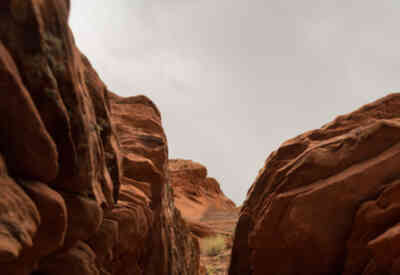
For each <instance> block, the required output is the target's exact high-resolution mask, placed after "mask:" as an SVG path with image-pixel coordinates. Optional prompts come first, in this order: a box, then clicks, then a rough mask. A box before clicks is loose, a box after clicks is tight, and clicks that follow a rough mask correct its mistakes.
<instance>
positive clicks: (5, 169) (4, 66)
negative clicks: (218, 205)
mask: <svg viewBox="0 0 400 275" xmlns="http://www.w3.org/2000/svg"><path fill="white" fill-rule="evenodd" d="M69 7H70V2H69V0H42V1H35V0H24V1H19V0H5V1H1V3H0V273H1V274H7V275H28V274H35V275H55V274H61V275H63V274H74V275H122V274H124V275H125V274H190V275H191V274H197V273H198V270H199V255H198V244H197V242H196V240H194V239H193V238H192V237H191V234H190V232H189V229H188V228H187V226H186V224H185V223H184V221H183V219H182V218H181V217H180V214H179V212H178V211H177V210H176V208H175V206H174V202H173V198H172V194H171V188H170V186H169V184H168V177H167V162H168V155H167V143H166V138H165V135H164V133H163V130H162V127H161V119H160V115H159V112H158V111H157V109H156V108H155V106H154V105H153V104H152V103H151V101H149V100H148V99H147V98H145V97H141V96H139V97H134V98H127V99H122V98H118V97H116V96H114V95H112V94H111V95H110V94H109V92H108V90H107V88H106V86H105V85H104V84H103V82H102V81H101V80H100V78H99V77H98V75H97V73H96V72H95V71H94V70H93V68H92V67H91V65H90V63H89V61H88V60H87V59H86V57H84V56H83V55H82V54H81V53H80V51H79V50H78V49H77V47H76V46H75V43H74V39H73V36H72V33H71V31H70V29H69V27H68V24H67V21H68V15H69ZM110 96H111V97H112V99H113V100H112V106H113V107H112V108H111V103H110V100H109V97H110ZM114 110H115V114H114V115H111V113H112V112H114ZM124 123H126V125H124ZM114 124H115V125H116V126H114ZM115 127H116V128H117V131H116V130H115ZM130 134H131V136H129V135H130ZM118 140H120V142H119V141H118ZM119 143H120V144H121V147H120V146H119Z"/></svg>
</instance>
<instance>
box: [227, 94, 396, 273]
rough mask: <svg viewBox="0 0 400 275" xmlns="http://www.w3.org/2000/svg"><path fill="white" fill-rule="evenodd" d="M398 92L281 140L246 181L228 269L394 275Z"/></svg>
mask: <svg viewBox="0 0 400 275" xmlns="http://www.w3.org/2000/svg"><path fill="white" fill-rule="evenodd" d="M399 141H400V94H392V95H389V96H387V97H385V98H383V99H381V100H379V101H377V102H374V103H371V104H368V105H366V106H364V107H362V108H360V109H359V110H357V111H355V112H353V113H351V114H348V115H344V116H340V117H338V118H337V119H335V120H334V121H333V122H331V123H328V124H326V125H324V126H323V127H322V128H321V129H317V130H314V131H310V132H307V133H305V134H302V135H300V136H298V137H296V138H294V139H291V140H288V141H287V142H285V143H284V144H282V146H281V147H280V148H279V149H278V150H277V151H275V152H273V153H272V154H271V155H270V156H269V157H268V159H267V161H266V163H265V166H264V168H263V169H262V170H261V171H260V172H259V175H258V177H257V179H256V181H255V182H254V184H253V186H252V187H251V189H250V191H249V194H248V197H247V200H246V202H245V203H244V206H243V208H242V211H241V216H240V219H239V223H238V226H237V229H236V233H235V240H234V246H233V252H232V260H231V265H230V272H229V274H231V275H239V274H240V275H242V274H253V275H258V274H260V275H261V274H297V275H299V274H315V275H318V274H324V275H329V274H332V275H333V274H343V275H344V274H346V275H347V274H353V275H354V274H363V275H367V274H368V275H372V274H375V275H378V274H399V273H400V250H399V249H400V243H399V240H400V233H399V232H400V230H399V229H400V227H399V226H400V225H399V222H400V207H399V206H400V205H399V199H400V197H399V194H400V192H399V191H400V180H399V179H400V169H399V163H400V143H399Z"/></svg>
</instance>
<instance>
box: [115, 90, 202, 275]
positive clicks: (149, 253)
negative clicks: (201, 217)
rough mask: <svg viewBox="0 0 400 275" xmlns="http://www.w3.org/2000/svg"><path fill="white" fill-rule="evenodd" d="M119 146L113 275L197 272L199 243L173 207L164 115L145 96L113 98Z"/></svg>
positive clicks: (188, 273)
mask: <svg viewBox="0 0 400 275" xmlns="http://www.w3.org/2000/svg"><path fill="white" fill-rule="evenodd" d="M111 102H112V111H113V121H114V123H115V125H116V129H117V133H118V136H119V140H120V143H121V151H122V156H123V158H122V167H123V171H124V176H123V177H122V179H121V183H122V184H121V192H120V201H119V202H118V204H117V207H116V208H115V209H114V210H113V211H112V216H113V217H114V218H113V219H117V220H118V222H119V224H120V230H119V235H120V243H119V245H117V247H119V251H118V255H117V259H118V260H117V261H116V262H115V263H114V269H115V272H114V273H113V274H121V275H123V274H127V270H128V271H129V270H134V271H135V273H133V274H183V275H184V274H187V275H192V274H198V272H199V245H198V242H197V240H195V239H194V238H192V236H191V233H190V231H189V228H188V227H187V225H186V223H185V222H184V220H183V219H182V217H181V215H180V213H179V211H178V210H177V209H176V208H175V206H174V199H173V195H172V189H171V186H170V183H169V179H168V173H167V172H168V171H167V169H168V147H167V140H166V137H165V134H164V131H163V128H162V125H161V117H160V112H159V111H158V109H157V107H156V106H155V105H154V103H153V102H151V101H150V100H149V99H148V98H146V97H145V96H135V97H129V98H121V97H118V96H116V95H111Z"/></svg>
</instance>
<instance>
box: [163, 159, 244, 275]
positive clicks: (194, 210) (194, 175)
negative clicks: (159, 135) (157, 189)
mask: <svg viewBox="0 0 400 275" xmlns="http://www.w3.org/2000/svg"><path fill="white" fill-rule="evenodd" d="M168 171H169V178H170V182H171V185H172V188H173V193H174V198H175V204H176V207H177V208H178V209H179V211H180V212H181V213H182V216H183V218H184V219H185V221H186V223H187V224H188V225H189V228H190V231H191V232H192V233H193V235H195V236H196V237H197V239H198V240H199V243H200V250H201V257H200V263H201V265H202V266H203V269H204V270H206V271H207V272H208V274H215V275H217V274H226V272H227V268H228V266H229V259H230V254H231V253H230V251H231V247H232V246H231V243H232V235H233V231H234V228H235V226H236V223H237V219H238V212H239V211H238V208H237V207H236V206H235V204H234V203H233V202H232V201H231V200H230V199H228V198H227V197H226V196H225V195H224V193H223V192H222V190H221V188H220V185H219V183H218V182H217V181H216V180H215V179H214V178H210V177H208V175H207V174H208V173H207V168H206V167H205V166H203V165H201V164H200V163H197V162H194V161H191V160H183V159H173V160H169V163H168ZM221 240H222V242H223V244H221Z"/></svg>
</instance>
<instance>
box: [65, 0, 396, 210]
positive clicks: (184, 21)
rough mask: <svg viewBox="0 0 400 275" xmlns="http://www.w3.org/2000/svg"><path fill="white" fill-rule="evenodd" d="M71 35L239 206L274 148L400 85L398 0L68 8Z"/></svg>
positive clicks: (171, 1)
mask: <svg viewBox="0 0 400 275" xmlns="http://www.w3.org/2000/svg"><path fill="white" fill-rule="evenodd" d="M70 24H71V27H72V30H73V32H74V34H75V38H76V41H77V44H78V46H79V47H80V49H81V50H82V51H83V52H84V53H85V54H86V55H87V56H88V58H89V59H90V60H91V62H92V64H93V65H94V67H95V69H96V70H97V71H98V73H99V74H100V76H101V77H102V79H103V80H104V81H105V83H106V84H107V86H108V87H109V88H110V90H112V91H114V92H115V93H117V94H119V95H122V96H132V95H137V94H145V95H147V96H149V97H150V98H151V99H152V100H153V101H154V102H155V103H156V104H157V105H158V107H159V109H160V110H161V113H162V116H163V124H164V128H165V131H166V133H167V137H168V140H169V151H170V158H187V159H192V160H195V161H198V162H201V163H202V164H204V165H206V166H207V168H208V170H209V175H210V176H213V177H215V178H217V179H218V180H219V182H220V183H221V186H222V188H223V190H224V192H225V193H226V194H227V196H229V197H230V198H231V199H233V200H234V201H235V202H236V203H238V204H240V203H241V202H242V201H243V199H244V198H245V196H246V192H247V190H248V188H249V186H250V185H251V183H252V182H253V180H254V179H255V177H256V175H257V172H258V170H259V169H260V168H261V167H262V166H263V163H264V161H265V159H266V158H267V156H268V155H269V154H270V153H271V152H272V151H273V150H275V149H276V148H277V147H278V146H279V144H281V143H282V142H284V141H285V140H287V139H289V138H291V137H293V136H296V135H298V134H300V133H302V132H304V131H307V130H311V129H314V128H318V127H320V126H321V125H322V124H324V123H327V122H329V121H330V120H332V119H334V118H335V117H336V116H337V115H340V114H343V113H347V112H350V111H352V110H354V109H356V108H358V107H360V106H362V105H364V104H366V103H368V102H370V101H373V100H375V99H377V98H380V97H382V96H384V95H386V94H388V93H390V92H394V91H399V86H400V75H399V72H400V32H399V31H398V29H399V26H400V1H398V0H391V1H388V0H380V1H376V0H356V1H352V0H336V1H335V0H327V1H321V0H302V1H296V0H292V1H289V0H274V1H273V0H247V1H240V0H201V1H199V0H196V1H194V0H118V1H110V0H84V1H78V0H72V14H71V17H70Z"/></svg>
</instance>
